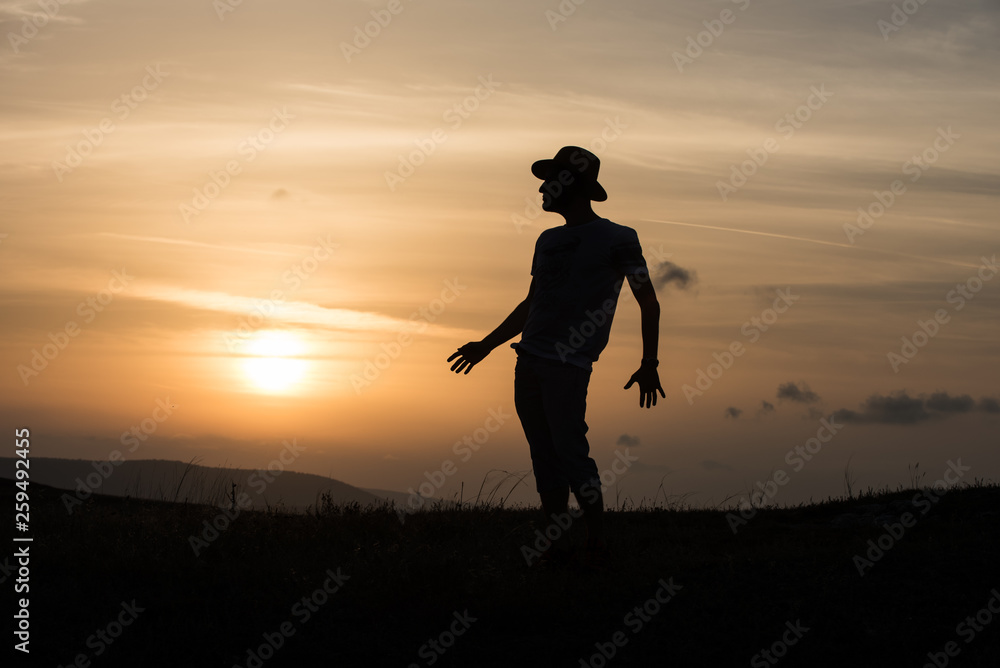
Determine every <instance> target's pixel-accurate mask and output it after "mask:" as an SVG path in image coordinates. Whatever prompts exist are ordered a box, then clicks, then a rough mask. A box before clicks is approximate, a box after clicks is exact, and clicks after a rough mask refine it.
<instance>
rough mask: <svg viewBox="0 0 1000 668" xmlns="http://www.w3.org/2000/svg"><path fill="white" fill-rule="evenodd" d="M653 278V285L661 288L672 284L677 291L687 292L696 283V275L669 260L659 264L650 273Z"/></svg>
mask: <svg viewBox="0 0 1000 668" xmlns="http://www.w3.org/2000/svg"><path fill="white" fill-rule="evenodd" d="M650 274H651V275H652V277H653V285H655V286H656V287H658V288H663V287H666V286H667V285H669V284H670V283H674V284H675V285H676V286H677V287H678V289H680V290H687V289H688V288H690V287H693V286H694V285H695V283H697V282H698V274H697V273H696V272H694V271H692V270H690V269H685V268H684V267H681V266H678V265H676V264H674V263H673V262H670V261H669V260H664V261H663V262H660V263H659V265H657V266H656V267H655V268H653V270H652V271H651V272H650Z"/></svg>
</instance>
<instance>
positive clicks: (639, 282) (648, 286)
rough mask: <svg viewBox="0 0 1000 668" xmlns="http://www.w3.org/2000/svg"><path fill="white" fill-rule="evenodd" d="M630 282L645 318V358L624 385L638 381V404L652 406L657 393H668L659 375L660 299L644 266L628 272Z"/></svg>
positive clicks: (643, 341) (626, 387)
mask: <svg viewBox="0 0 1000 668" xmlns="http://www.w3.org/2000/svg"><path fill="white" fill-rule="evenodd" d="M628 284H629V287H630V288H632V294H633V295H635V300H636V301H637V302H638V303H639V313H640V315H641V320H642V362H641V363H640V365H639V369H638V370H637V371H636V372H635V373H634V374H632V377H631V378H630V379H629V381H628V384H627V385H625V389H626V390H627V389H628V388H630V387H632V385H633V384H635V383H639V407H640V408H641V407H646V408H652V407H653V406H655V405H656V393H657V392H659V393H660V396H662V397H663V398H664V399H666V398H667V395H666V394H665V393H664V392H663V387H662V386H661V385H660V375H659V373H657V371H656V367H657V364H658V362H657V357H656V351H657V344H658V342H659V337H660V302H659V301H658V300H657V299H656V290H654V289H653V281H652V280H651V278H650V275H649V271H648V270H647V269H645V267H644V268H643V270H642V271H641V272H636V273H634V274H629V275H628Z"/></svg>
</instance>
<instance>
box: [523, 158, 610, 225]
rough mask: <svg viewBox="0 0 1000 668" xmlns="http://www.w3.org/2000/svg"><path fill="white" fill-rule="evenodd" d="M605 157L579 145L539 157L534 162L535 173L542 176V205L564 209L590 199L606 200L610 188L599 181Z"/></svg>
mask: <svg viewBox="0 0 1000 668" xmlns="http://www.w3.org/2000/svg"><path fill="white" fill-rule="evenodd" d="M600 169H601V161H600V160H599V159H598V157H597V156H596V155H594V154H593V153H591V152H590V151H588V150H586V149H583V148H580V147H579V146H564V147H563V148H561V149H559V152H558V153H556V156H555V157H554V158H552V159H551V160H539V161H538V162H536V163H534V164H533V165H531V173H532V174H534V175H535V176H537V177H538V178H540V179H542V181H543V183H542V185H541V187H540V188H539V189H538V192H540V193H542V208H543V209H545V210H546V211H553V212H556V213H564V212H566V211H568V210H570V209H572V208H574V207H579V206H581V205H583V204H586V206H587V207H588V208H589V206H590V201H591V200H593V201H595V202H603V201H604V200H606V199H607V198H608V194H607V192H605V190H604V188H603V187H602V186H601V184H600V183H598V182H597V175H598V172H599V171H600Z"/></svg>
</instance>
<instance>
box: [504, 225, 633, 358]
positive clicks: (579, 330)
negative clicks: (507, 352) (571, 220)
mask: <svg viewBox="0 0 1000 668" xmlns="http://www.w3.org/2000/svg"><path fill="white" fill-rule="evenodd" d="M647 271H648V270H647V268H646V260H645V259H644V258H643V257H642V247H641V246H640V245H639V236H638V235H637V234H636V233H635V230H633V229H632V228H631V227H626V226H624V225H618V224H617V223H613V222H611V221H610V220H608V219H607V218H595V219H594V220H592V221H590V222H587V223H584V224H582V225H574V226H572V227H571V226H569V225H562V226H560V227H553V228H550V229H548V230H545V231H544V232H542V233H541V234H540V235H539V237H538V241H537V242H536V243H535V254H534V257H533V258H532V260H531V275H532V276H534V277H535V291H534V295H533V297H532V299H531V304H530V305H529V309H528V319H527V321H526V322H525V323H524V330H523V331H522V333H521V340H520V341H518V342H517V343H512V344H511V348H514V349H515V350H521V351H525V352H528V353H532V354H535V355H538V356H540V357H546V358H549V359H556V360H560V361H562V362H569V363H571V364H575V365H576V366H579V367H583V368H584V369H588V370H590V369H592V368H593V363H594V362H596V361H597V358H598V356H599V355H600V354H601V351H602V350H604V348H605V346H607V345H608V335H609V334H610V333H611V321H612V319H613V318H614V314H615V308H616V307H617V305H618V295H619V293H620V292H621V288H622V285H623V284H624V282H625V280H626V277H627V276H630V275H634V274H643V275H642V278H644V279H648V274H646V273H645V272H647Z"/></svg>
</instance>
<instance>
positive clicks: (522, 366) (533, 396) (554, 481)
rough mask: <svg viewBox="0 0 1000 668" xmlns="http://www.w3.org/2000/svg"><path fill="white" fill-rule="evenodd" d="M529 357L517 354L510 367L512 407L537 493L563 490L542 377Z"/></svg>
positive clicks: (563, 480)
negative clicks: (531, 469)
mask: <svg viewBox="0 0 1000 668" xmlns="http://www.w3.org/2000/svg"><path fill="white" fill-rule="evenodd" d="M533 357H534V356H533V355H528V354H519V355H518V356H517V362H516V364H515V365H514V408H515V410H516V411H517V416H518V418H520V420H521V427H522V428H523V429H524V436H525V438H526V439H527V441H528V449H529V451H530V453H531V465H532V468H533V470H534V474H535V490H536V491H537V492H538V493H540V494H541V493H544V492H552V491H556V490H564V489H566V488H567V487H568V486H569V480H568V479H567V478H566V476H565V475H564V474H563V473H562V472H561V470H560V469H561V467H560V463H559V457H558V455H557V454H556V449H555V446H554V444H553V442H552V434H551V431H550V429H549V421H548V419H547V417H546V414H545V401H544V392H543V375H542V373H540V369H539V368H538V367H537V365H536V364H533V363H532V362H533V359H532V358H533Z"/></svg>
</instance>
